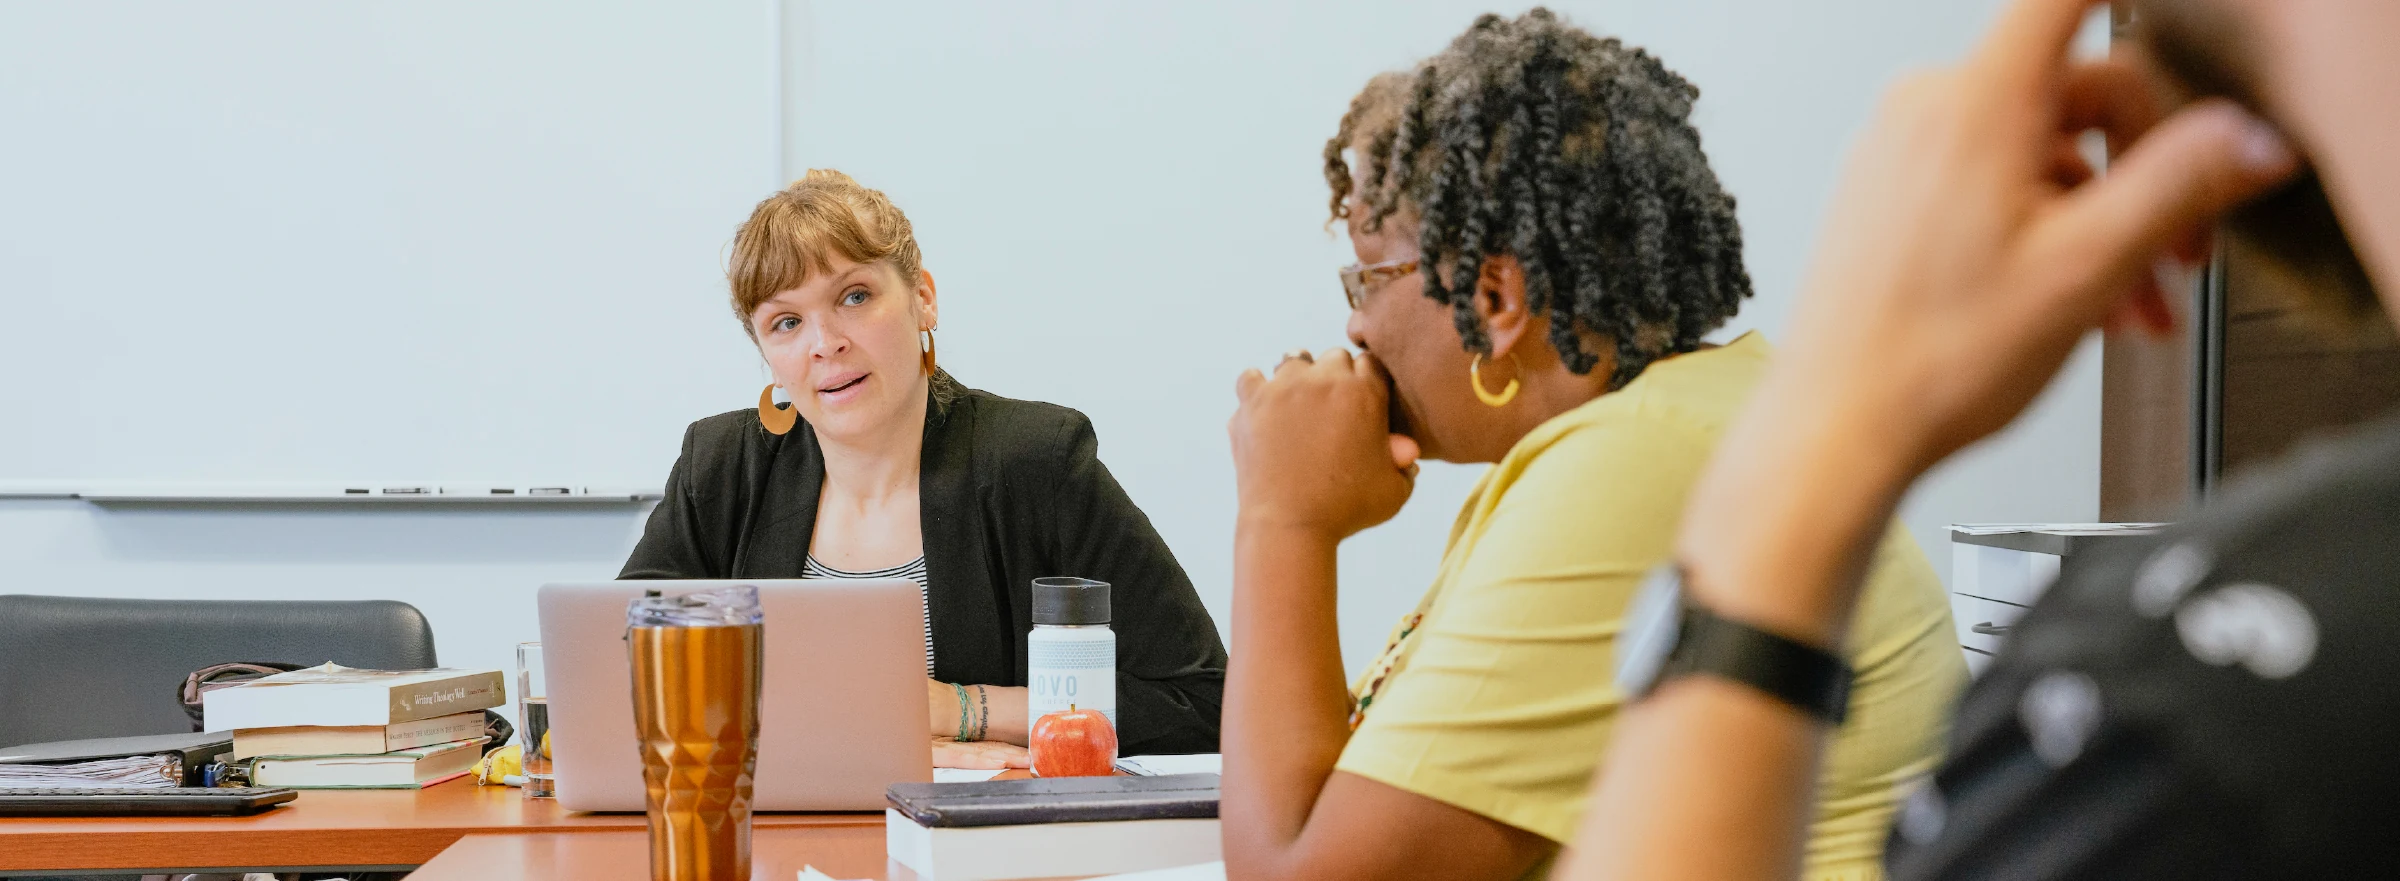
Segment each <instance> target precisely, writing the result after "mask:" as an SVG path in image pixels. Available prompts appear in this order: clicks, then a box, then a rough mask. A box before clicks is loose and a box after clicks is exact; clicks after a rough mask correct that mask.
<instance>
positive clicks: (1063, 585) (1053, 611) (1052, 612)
mask: <svg viewBox="0 0 2400 881" xmlns="http://www.w3.org/2000/svg"><path fill="white" fill-rule="evenodd" d="M1033 623H1035V624H1066V625H1077V624H1106V623H1108V582H1105V581H1093V580H1091V579H1089V578H1074V577H1053V578H1036V579H1034V580H1033Z"/></svg>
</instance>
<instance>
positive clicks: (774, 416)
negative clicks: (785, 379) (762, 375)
mask: <svg viewBox="0 0 2400 881" xmlns="http://www.w3.org/2000/svg"><path fill="white" fill-rule="evenodd" d="M798 424H800V410H799V408H797V407H794V408H792V409H789V410H786V409H780V408H777V407H776V406H775V386H774V384H773V383H769V384H768V385H767V387H766V388H763V389H760V390H759V391H758V427H760V428H764V429H766V430H767V433H768V434H778V435H780V434H790V433H791V432H792V426H794V425H798Z"/></svg>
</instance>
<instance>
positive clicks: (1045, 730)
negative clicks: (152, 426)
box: [1031, 704, 1117, 777]
mask: <svg viewBox="0 0 2400 881" xmlns="http://www.w3.org/2000/svg"><path fill="white" fill-rule="evenodd" d="M1031 746H1032V748H1033V776H1036V777H1106V776H1108V775H1110V774H1114V773H1116V770H1117V727H1116V726H1114V725H1110V724H1108V717H1107V716H1104V715H1101V713H1100V711H1099V710H1079V709H1076V708H1075V705H1074V704H1068V705H1067V709H1066V711H1065V712H1059V713H1051V714H1049V715H1047V716H1043V717H1041V718H1040V719H1036V720H1034V723H1033V743H1032V744H1031Z"/></svg>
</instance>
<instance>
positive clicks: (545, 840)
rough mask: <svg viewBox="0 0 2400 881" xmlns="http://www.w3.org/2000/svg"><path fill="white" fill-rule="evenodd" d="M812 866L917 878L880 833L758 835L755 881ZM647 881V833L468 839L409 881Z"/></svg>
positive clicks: (899, 880) (777, 831)
mask: <svg viewBox="0 0 2400 881" xmlns="http://www.w3.org/2000/svg"><path fill="white" fill-rule="evenodd" d="M809 865H813V866H816V867H817V871H819V872H823V873H825V874H827V875H830V876H832V877H834V878H844V879H847V878H873V879H876V881H914V879H915V878H916V873H914V872H910V871H909V870H908V869H907V867H904V866H902V865H900V864H898V863H888V864H887V863H886V861H885V859H884V856H883V826H882V824H881V823H878V824H876V825H874V826H871V827H869V826H803V827H790V826H786V827H778V828H755V829H754V831H752V832H751V833H750V877H751V878H752V879H754V881H793V879H794V878H796V877H798V876H799V874H800V867H801V866H809ZM553 879H555V881H570V879H572V881H615V879H623V881H650V834H649V833H648V832H631V831H625V832H581V833H569V834H559V833H541V834H535V835H490V834H478V835H469V836H467V837H465V838H461V839H459V840H458V843H457V844H453V845H451V846H450V849H449V850H445V851H442V854H441V855H440V856H437V857H434V858H433V859H432V860H431V861H430V862H427V863H426V864H425V865H424V867H423V868H420V869H418V870H417V871H416V872H415V873H414V874H411V875H409V876H408V881H553Z"/></svg>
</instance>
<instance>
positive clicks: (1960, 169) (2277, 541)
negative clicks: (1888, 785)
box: [1565, 0, 2400, 879]
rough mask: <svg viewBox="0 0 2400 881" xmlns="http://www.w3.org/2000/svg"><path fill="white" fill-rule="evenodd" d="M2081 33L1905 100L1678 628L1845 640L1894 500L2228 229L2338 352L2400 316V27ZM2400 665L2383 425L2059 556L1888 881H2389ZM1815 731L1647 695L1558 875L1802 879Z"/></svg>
mask: <svg viewBox="0 0 2400 881" xmlns="http://www.w3.org/2000/svg"><path fill="white" fill-rule="evenodd" d="M2091 6H2092V4H2091V3H2089V2H2084V0H2020V2H2017V3H2014V4H2011V6H2010V8H2009V9H2008V10H2007V11H2006V12H2004V13H2003V15H2002V17H2001V19H2000V21H1999V23H1998V24H1997V25H1996V27H1995V29H1994V31H1993V33H1992V34H1991V36H1990V37H1989V38H1988V39H1987V40H1986V42H1985V43H1984V44H1983V45H1982V46H1981V47H1979V48H1978V50H1977V51H1976V52H1975V54H1974V55H1973V56H1972V57H1971V58H1969V59H1968V60H1966V61H1965V62H1963V63H1961V64H1960V65H1958V66H1956V67H1952V68H1948V69H1943V70H1938V71H1933V72H1930V73H1927V74H1924V75H1921V76H1918V77H1915V78H1912V79H1911V80H1909V81H1908V82H1907V83H1905V84H1903V85H1902V86H1900V87H1899V88H1897V89H1896V90H1895V91H1894V92H1893V94H1892V96H1891V98H1890V100H1889V101H1887V103H1886V105H1885V107H1884V109H1883V111H1882V115H1881V118H1880V119H1879V121H1878V123H1877V124H1876V125H1875V126H1874V128H1873V129H1872V130H1871V131H1870V132H1869V134H1868V135H1867V137H1866V138H1865V139H1864V141H1863V142H1862V144H1861V146H1860V149H1859V151H1858V155H1857V156H1856V157H1855V159H1854V164H1853V166H1852V169H1851V171H1850V174H1849V177H1848V178H1847V180H1846V183H1845V185H1844V189H1843V191H1842V193H1841V195H1840V196H1838V197H1837V199H1836V204H1835V210H1834V212H1833V214H1832V216H1831V218H1830V220H1829V224H1828V227H1827V231H1826V238H1825V241H1824V242H1823V243H1822V244H1821V245H1820V250H1819V254H1818V264H1817V266H1816V267H1815V269H1814V271H1813V273H1812V275H1811V277H1810V279H1809V282H1808V289H1807V291H1806V293H1805V294H1804V303H1803V306H1802V308H1801V311H1800V313H1799V314H1798V316H1797V317H1796V319H1795V322H1794V324H1795V328H1796V330H1795V332H1794V333H1793V334H1791V344H1790V345H1789V346H1788V347H1787V350H1786V351H1787V357H1786V359H1785V360H1784V361H1783V362H1781V363H1780V364H1779V365H1778V369H1777V373H1776V375H1775V376H1773V377H1771V378H1770V379H1769V380H1768V383H1769V385H1768V388H1765V389H1762V390H1761V393H1760V394H1759V395H1758V396H1757V399H1756V400H1757V402H1758V403H1756V404H1755V405H1754V406H1753V407H1752V408H1751V410H1750V411H1749V412H1748V413H1746V414H1745V416H1744V422H1743V424H1742V425H1741V426H1739V427H1737V428H1736V429H1735V431H1734V433H1733V434H1732V435H1729V437H1728V440H1727V442H1726V444H1725V445H1724V446H1723V447H1721V448H1720V452H1719V457H1718V459H1717V460H1716V461H1715V462H1714V463H1712V465H1711V467H1710V471H1709V473H1708V475H1707V477H1705V478H1704V479H1703V482H1702V484H1701V487H1700V489H1699V490H1698V491H1696V492H1695V494H1694V496H1693V501H1692V504H1691V505H1690V507H1689V508H1687V510H1686V515H1685V520H1684V523H1685V530H1684V533H1683V538H1682V539H1681V540H1680V543H1679V546H1678V547H1679V550H1678V561H1679V564H1680V570H1679V571H1680V578H1681V583H1682V586H1683V589H1684V593H1685V595H1686V596H1687V597H1689V599H1690V602H1691V603H1692V604H1694V605H1695V606H1698V607H1701V608H1705V609H1708V610H1709V611H1711V612H1713V613H1715V614H1716V615H1718V616H1719V617H1721V618H1726V619H1731V620H1734V621H1738V622H1742V623H1745V624H1749V625H1751V626H1753V627H1755V628H1757V629H1760V630H1765V631H1768V632H1770V633H1775V634H1778V635H1782V636H1784V637H1787V638H1789V639H1792V640H1794V641H1797V642H1800V643H1803V644H1806V645H1813V646H1817V647H1824V646H1834V645H1839V644H1840V641H1841V639H1842V636H1843V634H1842V632H1841V627H1842V622H1843V621H1844V620H1846V615H1847V612H1848V610H1849V608H1850V607H1851V604H1852V603H1853V602H1854V601H1855V597H1856V585H1857V572H1858V571H1859V566H1860V561H1861V560H1862V559H1863V558H1864V553H1865V549H1866V548H1868V547H1871V544H1870V542H1871V541H1872V540H1873V537H1874V531H1873V529H1872V526H1873V525H1874V524H1876V523H1878V522H1880V517H1881V516H1882V515H1883V514H1884V513H1885V512H1888V511H1889V510H1890V509H1891V507H1892V506H1893V505H1895V504H1896V503H1897V501H1898V499H1899V498H1900V496H1901V494H1902V493H1904V492H1905V490H1906V489H1907V487H1908V486H1909V484H1910V483H1911V482H1913V481H1914V480H1915V479H1916V477H1917V476H1919V475H1921V474H1923V473H1924V472H1925V470H1926V469H1928V468H1930V467H1932V466H1933V465H1934V464H1936V463H1938V462H1940V461H1941V460H1942V459H1944V458H1945V457H1947V456H1948V455H1950V454H1951V453H1954V452H1956V451H1957V450H1958V449H1960V448H1961V447H1963V446H1965V445H1967V444H1969V443H1972V442H1973V441H1975V440H1977V439H1980V438H1982V437H1984V436H1987V435H1989V434H1991V433H1992V432H1994V431H1996V430H1998V429H1999V428H2001V427H2002V426H2004V425H2006V424H2007V423H2008V421H2010V420H2011V419H2013V418H2014V417H2015V415H2016V414H2017V413H2018V412H2020V411H2021V410H2022V409H2023V408H2024V407H2025V406H2026V404H2027V403H2028V402H2030V401H2031V399H2032V398H2033V397H2034V395H2035V394H2037V393H2038V392H2039V391H2040V390H2041V388H2042V387H2043V386H2044V385H2045V384H2047V382H2048V380H2049V378H2050V377H2051V376H2052V375H2053V374H2054V373H2055V372H2056V371H2057V369H2058V367H2059V365H2060V364H2061V363H2062V362H2063V361H2064V360H2065V358H2066V356H2067V354H2068V353H2069V352H2071V351H2072V350H2073V348H2074V346H2075V343H2076V341H2077V340H2078V339H2079V338H2080V337H2082V335H2083V334H2084V333H2085V332H2087V331H2088V330H2090V329H2093V328H2095V327H2103V326H2115V327H2119V328H2124V327H2132V326H2143V325H2147V326H2152V327H2159V326H2163V325H2164V324H2165V323H2167V322H2170V321H2171V320H2172V319H2171V318H2170V317H2169V312H2168V310H2166V309H2165V308H2164V300H2163V297H2162V295H2161V290H2162V289H2171V285H2172V282H2173V279H2174V278H2175V277H2176V276H2178V275H2181V274H2182V273H2183V272H2187V271H2188V269H2177V268H2174V267H2175V264H2179V263H2180V264H2183V265H2184V266H2185V267H2188V266H2189V265H2190V264H2191V263H2193V262H2195V261H2197V260H2198V259H2200V258H2201V257H2202V256H2203V255H2204V254H2206V253H2207V250H2208V247H2209V233H2208V230H2209V229H2210V227H2211V225H2212V224H2214V223H2216V222H2217V221H2219V220H2221V221H2222V223H2221V224H2220V225H2217V226H2216V229H2217V230H2218V234H2220V235H2223V236H2225V237H2227V239H2228V245H2229V246H2231V247H2238V248H2244V249H2248V250H2249V251H2250V252H2251V253H2253V254H2255V255H2258V256H2260V257H2262V258H2263V259H2265V260H2266V261H2267V262H2269V263H2271V264H2273V265H2274V266H2275V267H2277V269H2278V270H2279V271H2281V272H2284V273H2288V274H2290V275H2292V276H2294V277H2295V280H2297V281H2299V282H2300V283H2301V284H2300V285H2299V287H2300V288H2302V289H2304V290H2306V291H2308V292H2309V293H2308V294H2307V296H2308V297H2309V298H2310V300H2311V302H2310V303H2309V304H2308V305H2309V306H2310V307H2311V310H2312V311H2314V312H2315V313H2316V314H2318V315H2319V316H2321V317H2323V318H2325V319H2326V323H2327V324H2328V325H2329V327H2333V328H2336V330H2335V331H2334V332H2340V330H2339V329H2338V328H2339V326H2340V325H2343V324H2352V325H2356V324H2357V323H2359V322H2392V321H2393V320H2394V319H2393V317H2392V316H2393V315H2394V314H2400V308H2396V303H2395V301H2394V300H2392V299H2386V298H2380V297H2378V291H2381V292H2385V293H2386V294H2387V296H2388V293H2389V292H2392V291H2400V101H2395V100H2394V99H2393V98H2392V96H2394V95H2400V52H2396V51H2394V49H2393V44H2394V41H2395V39H2396V38H2400V3H2392V2H2389V0H2138V2H2135V3H2134V4H2133V6H2134V8H2135V12H2136V16H2135V27H2136V37H2137V41H2138V48H2137V49H2136V51H2134V52H2131V53H2128V54H2127V55H2126V56H2124V57H2120V58H2117V59H2113V60H2111V61H2108V62H2096V63H2095V62H2076V61H2072V60H2070V59H2068V57H2067V53H2066V47H2067V44H2068V42H2069V39H2070V38H2071V36H2072V34H2073V33H2074V31H2075V30H2076V28H2077V25H2078V24H2079V22H2080V21H2081V19H2082V16H2083V15H2084V13H2085V12H2086V11H2087V10H2088V9H2089V8H2090V7H2091ZM2095 128H2097V129H2101V130H2104V131H2107V132H2108V133H2109V135H2110V142H2111V147H2112V149H2114V150H2116V151H2118V155H2117V157H2116V158H2115V159H2114V160H2113V161H2112V162H2111V165H2110V168H2109V170H2108V172H2107V173H2106V174H2105V175H2101V176H2097V177H2095V176H2094V175H2093V174H2092V173H2091V170H2090V169H2088V168H2086V167H2084V165H2083V163H2082V161H2081V160H2080V159H2078V158H2076V155H2075V151H2074V149H2073V144H2074V137H2075V136H2076V135H2077V134H2078V133H2080V132H2082V131H2086V130H2090V129H2095ZM2293 393H2295V394H2306V393H2307V390H2306V389H2294V390H2293ZM1899 401H1914V402H1917V404H1918V406H1917V407H1915V408H1913V409H1906V410H1905V412H1903V410H1902V409H1901V408H1895V407H1893V406H1892V405H1893V404H1894V403H1895V402H1899ZM1893 413H1902V415H1901V416H1899V417H1896V418H1895V417H1892V416H1891V415H1890V414H1893ZM1867 414H1882V415H1883V418H1880V419H1869V418H1868V417H1867ZM1762 496H1764V498H1762ZM2395 660H2400V420H2394V419H2386V420H2384V421H2382V422H2379V423H2375V424H2370V425H2368V426H2366V427H2363V428H2361V429H2358V430H2355V431H2353V432H2351V433H2350V434H2349V435H2348V436H2346V437H2343V438H2340V439H2338V440H2334V441H2330V442H2324V443H2319V444H2315V445H2312V446H2310V447H2308V448H2305V449H2303V450H2301V451H2299V452H2297V453H2295V454H2294V455H2292V456H2291V457H2289V458H2288V459H2287V460H2286V461H2284V462H2282V463H2280V464H2278V465H2276V466H2273V467H2271V468H2267V469H2262V470H2261V471H2259V472H2256V473H2253V474H2251V475H2248V476H2246V478H2245V479H2244V480H2242V481H2240V482H2238V483H2237V484H2236V485H2235V486H2234V487H2233V488H2232V489H2230V490H2229V491H2228V492H2226V493H2225V494H2224V495H2223V497H2221V498H2220V499H2218V500H2217V501H2216V502H2215V503H2213V504H2212V505H2211V506H2209V507H2208V508H2207V509H2205V510H2203V511H2201V512H2198V513H2197V514H2195V515H2194V516H2192V517H2191V518H2189V519H2188V520H2187V521H2186V522H2183V523H2181V524H2178V525H2176V526H2175V527H2173V528H2171V529H2169V530H2167V531H2165V532H2164V533H2163V534H2161V535H2159V536H2157V537H2156V538H2155V539H2154V540H2151V541H2149V542H2147V543H2144V544H2140V545H2138V546H2134V547H2130V548H2124V549H2120V550H2117V551H2115V552H2106V553H2100V554H2096V555H2094V556H2092V557H2090V558H2078V560H2077V561H2076V562H2074V563H2072V564H2070V565H2069V566H2068V567H2067V570H2066V571H2065V572H2063V573H2062V574H2061V577H2060V579H2059V583H2058V584H2057V585H2056V586H2054V587H2053V588H2052V589H2051V590H2050V591H2049V592H2048V593H2047V594H2046V595H2045V596H2044V597H2043V599H2042V600H2041V601H2040V602H2039V604H2038V605H2037V606H2036V607H2035V609H2034V610H2033V611H2032V612H2030V613H2029V614H2028V615H2027V616H2026V617H2025V618H2024V619H2023V620H2022V621H2020V622H2019V624H2018V626H2017V627H2016V628H2015V630H2014V631H2013V634H2012V639H2011V642H2010V644H2009V645H2008V647H2007V648H2006V649H2005V650H2004V651H2003V653H2002V655H2001V657H2000V658H1999V659H1998V660H1997V662H1996V663H1995V665H1994V666H1993V668H1992V669H1991V670H1990V671H1988V672H1987V673H1986V674H1985V676H1984V677H1983V678H1982V679H1981V680H1980V681H1978V682H1977V683H1976V684H1975V685H1974V687H1973V688H1972V689H1971V690H1970V692H1969V693H1968V695H1967V696H1966V698H1965V699H1964V701H1963V703H1962V705H1961V708H1960V711H1959V716H1958V719H1957V724H1956V727H1955V729H1954V738H1953V743H1952V752H1951V756H1950V758H1949V759H1948V761H1947V763H1946V764H1945V766H1944V767H1943V769H1942V770H1941V771H1940V772H1938V774H1937V775H1936V777H1935V778H1934V780H1933V781H1932V782H1931V783H1930V784H1929V785H1926V786H1924V787H1922V788H1920V789H1919V790H1918V791H1917V792H1916V794H1915V795H1913V796H1912V797H1911V799H1910V800H1909V802H1908V803H1907V805H1906V807H1904V809H1903V811H1902V813H1901V817H1900V819H1899V821H1898V823H1897V830H1896V833H1895V836H1894V840H1893V842H1892V847H1891V850H1890V856H1889V859H1888V868H1889V870H1890V873H1891V875H1892V876H1893V877H1895V878H1902V879H1917V878H2012V879H2015V878H2025V879H2046V878H2179V879H2180V878H2257V877H2274V878H2332V877H2343V878H2349V877H2376V876H2381V875H2383V874H2385V873H2388V872H2391V871H2392V869H2391V868H2390V867H2392V866H2395V865H2400V836H2394V835H2392V834H2391V830H2392V829H2393V828H2395V827H2400V805H2396V803H2395V801H2394V800H2393V798H2392V797H2391V794H2392V793H2393V792H2394V791H2396V790H2400V760H2395V759H2393V758H2392V757H2390V756H2389V755H2387V754H2386V751H2385V748H2384V746H2383V744H2384V742H2385V738H2386V737H2387V736H2388V734H2387V733H2388V732H2389V731H2391V730H2393V729H2394V728H2395V727H2400V687H2393V686H2391V685H2387V684H2386V683H2385V682H2383V679H2384V678H2385V677H2386V675H2387V674H2386V671H2387V670H2388V669H2390V668H2391V667H2392V666H2393V664H2392V662H2393V661H2395ZM1826 735H1827V726H1826V725H1825V724H1824V723H1823V722H1821V721H1819V720H1818V719H1816V718H1814V717H1812V716H1810V715H1809V714H1807V713H1805V712H1802V711H1800V710H1798V709H1796V708H1794V707H1793V706H1791V705H1789V704H1786V703H1783V702H1780V701H1778V700H1777V699H1775V698H1772V697H1769V696H1768V695H1767V693H1766V692H1764V691H1761V690H1756V689H1752V688H1746V687H1744V686H1742V685H1739V684H1735V683H1733V682H1732V681H1731V680H1729V679H1723V678H1712V677H1710V676H1707V675H1694V676H1685V677H1681V678H1678V679H1673V680H1669V681H1666V682H1664V683H1662V684H1660V685H1658V686H1657V687H1656V689H1655V690H1653V691H1651V692H1650V694H1649V696H1648V697H1647V698H1646V699H1645V700H1643V701H1640V702H1638V703H1636V704H1635V705H1634V707H1633V709H1632V710H1631V711H1629V712H1628V714H1627V715H1626V717H1625V719H1624V721H1623V722H1622V723H1621V726H1620V728H1619V733H1618V739H1617V741H1616V743H1615V746H1614V748H1613V750H1612V752H1611V754H1610V756H1609V757H1608V762H1607V765H1606V770H1605V771H1604V772H1603V774H1602V775H1601V776H1600V778H1599V779H1600V780H1601V781H1602V782H1601V783H1600V784H1599V786H1598V788H1597V790H1596V792H1595V794H1594V798H1595V808H1594V809H1593V810H1592V811H1591V812H1590V813H1589V814H1587V817H1586V822H1585V826H1584V827H1583V829H1582V831H1581V834H1580V835H1579V837H1578V838H1577V840H1576V843H1575V848H1576V850H1575V852H1574V853H1573V854H1572V856H1571V857H1570V858H1569V860H1568V863H1567V865H1568V868H1567V871H1566V873H1565V874H1566V876H1567V877H1574V878H1642V879H1660V878H1711V879H1717V878H1766V877H1789V876H1790V875H1791V874H1792V871H1793V868H1794V866H1796V858H1795V856H1794V855H1795V854H1796V853H1797V845H1798V842H1799V840H1800V839H1799V831H1798V830H1799V829H1801V828H1802V822H1803V820H1804V818H1805V816H1806V815H1805V806H1806V804H1807V798H1806V796H1807V786H1808V782H1809V781H1810V780H1811V779H1812V777H1811V774H1810V773H1809V772H1810V769H1811V768H1813V767H1814V764H1815V762H1816V761H1817V759H1818V754H1819V751H1820V749H1821V747H1822V744H1823V743H1824V742H1825V740H1826ZM1736 830H1746V831H1748V832H1749V833H1750V834H1749V836H1748V837H1747V838H1743V839H1733V838H1731V837H1730V836H1729V833H1730V832H1733V831H1736ZM1729 840H1738V841H1740V842H1741V843H1740V844H1739V845H1738V846H1730V847H1729V846H1726V844H1725V842H1727V841H1729ZM1703 845H1705V846H1703Z"/></svg>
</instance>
